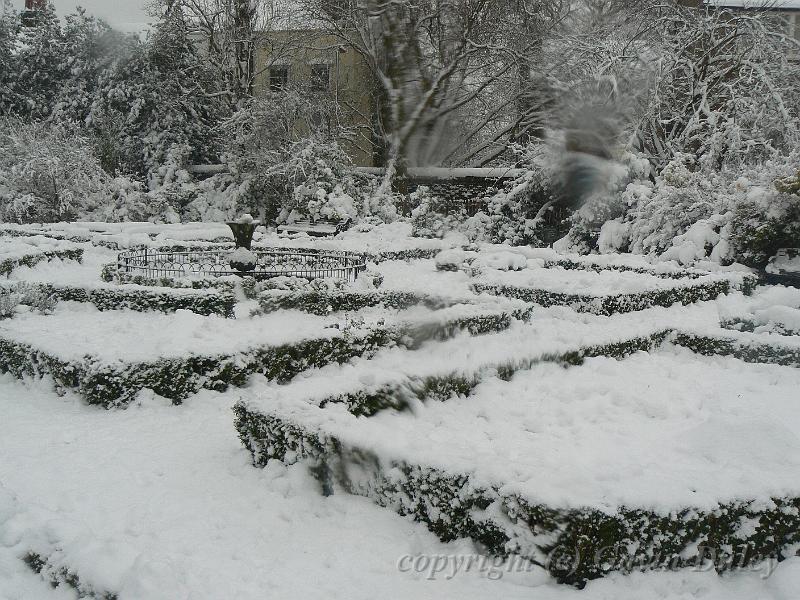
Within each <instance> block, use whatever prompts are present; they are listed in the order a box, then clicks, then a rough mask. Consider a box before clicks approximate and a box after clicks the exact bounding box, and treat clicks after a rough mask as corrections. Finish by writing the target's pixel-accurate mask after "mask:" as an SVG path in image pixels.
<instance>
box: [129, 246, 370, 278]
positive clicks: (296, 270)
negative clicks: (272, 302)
mask: <svg viewBox="0 0 800 600" xmlns="http://www.w3.org/2000/svg"><path fill="white" fill-rule="evenodd" d="M231 254H232V250H198V251H191V252H160V251H156V250H153V249H150V248H140V249H137V250H130V251H127V252H121V253H120V254H119V255H118V257H117V268H118V269H119V270H120V271H121V272H124V273H129V274H131V275H141V276H144V277H147V278H161V277H170V278H182V277H190V278H198V279H202V278H208V277H225V276H231V275H236V276H249V277H254V278H255V279H258V280H261V279H270V278H272V277H279V276H287V277H301V278H304V279H322V278H337V279H346V280H348V281H355V279H356V278H357V277H358V275H359V273H361V272H362V271H364V270H365V269H366V259H365V258H364V257H363V256H361V255H359V254H354V253H348V252H335V251H326V252H324V253H323V252H314V251H309V252H298V251H296V250H280V249H275V250H253V254H254V255H255V256H256V265H255V268H254V269H253V270H252V271H248V272H242V271H238V270H236V269H234V268H233V267H231V265H230V255H231Z"/></svg>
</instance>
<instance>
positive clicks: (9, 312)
mask: <svg viewBox="0 0 800 600" xmlns="http://www.w3.org/2000/svg"><path fill="white" fill-rule="evenodd" d="M21 300H22V298H21V297H20V295H19V294H18V293H17V292H16V291H15V290H9V289H0V320H3V319H10V318H11V317H13V316H14V315H15V314H16V312H17V307H18V306H19V305H20V302H21Z"/></svg>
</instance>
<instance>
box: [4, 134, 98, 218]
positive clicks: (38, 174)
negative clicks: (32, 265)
mask: <svg viewBox="0 0 800 600" xmlns="http://www.w3.org/2000/svg"><path fill="white" fill-rule="evenodd" d="M108 182H109V177H108V175H107V174H106V173H105V171H103V169H102V167H101V166H100V163H99V162H98V161H97V159H96V158H95V156H94V155H93V154H92V152H91V144H90V142H89V140H88V139H86V137H85V136H82V135H81V134H80V132H79V131H77V130H75V129H72V128H69V127H67V126H65V125H51V124H47V123H44V122H41V121H38V122H33V123H24V122H22V121H19V120H16V119H10V118H5V119H3V120H2V122H0V220H5V221H16V222H32V221H39V222H48V221H60V220H70V219H74V218H75V217H76V216H80V215H83V214H86V213H87V212H88V211H91V210H93V209H94V208H96V206H97V205H98V204H99V203H102V202H104V201H105V191H106V189H107V185H108Z"/></svg>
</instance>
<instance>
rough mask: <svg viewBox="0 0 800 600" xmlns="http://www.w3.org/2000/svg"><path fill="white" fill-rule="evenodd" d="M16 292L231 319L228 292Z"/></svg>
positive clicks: (42, 287) (43, 287)
mask: <svg viewBox="0 0 800 600" xmlns="http://www.w3.org/2000/svg"><path fill="white" fill-rule="evenodd" d="M17 287H20V288H23V287H24V288H34V289H36V290H37V291H38V292H39V293H42V294H45V295H47V296H49V297H50V298H52V299H54V300H57V301H72V302H84V303H88V304H93V305H94V306H95V307H97V309H98V310H101V311H106V310H122V309H128V310H135V311H138V312H147V311H160V312H164V313H170V312H175V311H176V310H189V311H191V312H194V313H197V314H199V315H204V316H208V315H220V316H223V317H228V318H232V317H233V316H234V307H235V305H236V298H235V297H234V295H233V294H232V293H230V292H225V291H220V292H219V293H176V292H171V291H168V290H150V289H145V288H142V289H136V288H129V287H119V288H114V287H101V288H83V287H80V286H70V285H56V284H50V283H29V282H25V283H24V284H22V285H21V286H17Z"/></svg>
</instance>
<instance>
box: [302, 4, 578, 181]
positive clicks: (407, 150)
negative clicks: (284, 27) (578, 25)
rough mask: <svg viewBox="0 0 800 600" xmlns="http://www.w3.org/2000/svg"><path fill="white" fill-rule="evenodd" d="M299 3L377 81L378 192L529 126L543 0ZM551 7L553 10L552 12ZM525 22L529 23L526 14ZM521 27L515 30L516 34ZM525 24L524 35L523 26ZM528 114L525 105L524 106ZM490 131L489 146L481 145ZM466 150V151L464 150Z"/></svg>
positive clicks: (543, 24) (478, 153) (461, 158)
mask: <svg viewBox="0 0 800 600" xmlns="http://www.w3.org/2000/svg"><path fill="white" fill-rule="evenodd" d="M345 4H347V6H344V5H343V4H342V3H332V2H331V1H330V0H304V2H303V5H304V8H305V11H306V14H308V15H309V18H310V19H312V20H314V22H316V23H319V24H320V26H321V27H323V28H325V29H326V30H328V31H330V32H332V33H334V34H335V35H337V36H338V37H339V38H340V39H341V40H342V41H343V43H347V44H349V45H352V46H353V47H354V48H355V49H356V50H357V51H358V52H359V53H360V54H361V56H362V57H363V60H364V61H365V62H366V63H367V65H368V66H369V68H370V71H371V73H372V76H373V78H374V81H375V114H376V115H377V118H376V121H375V129H376V130H377V134H378V139H379V143H380V144H381V145H382V148H381V150H382V153H383V159H384V160H383V162H384V163H385V165H386V176H385V179H384V188H387V187H388V186H389V185H391V182H392V180H393V178H394V177H395V175H396V174H397V173H398V172H399V173H402V172H403V171H404V170H405V169H406V168H408V167H410V166H429V165H439V164H442V163H444V162H456V161H458V162H468V161H470V160H473V159H475V158H476V157H478V156H481V155H482V154H485V153H486V152H487V149H489V148H490V147H491V145H492V143H495V142H497V141H498V140H503V141H506V140H505V138H507V137H508V136H510V135H512V134H514V133H515V132H516V133H519V130H520V128H523V129H529V128H530V127H531V124H530V123H527V122H526V119H525V118H523V119H519V118H518V117H517V115H516V113H517V111H519V110H520V108H521V107H523V104H521V103H518V102H517V97H518V96H521V95H523V94H527V93H528V90H527V89H526V88H527V86H526V84H525V83H521V82H520V77H524V73H525V72H526V71H525V67H524V66H523V63H525V62H527V64H528V68H529V67H530V64H531V62H532V61H531V59H530V56H531V53H532V52H533V51H534V49H535V48H537V47H538V46H540V41H539V40H538V38H537V36H540V35H541V32H542V30H544V29H546V23H547V22H548V19H551V20H552V17H547V16H543V15H545V13H543V12H541V11H539V10H538V9H537V8H535V7H534V5H541V6H545V5H547V6H560V5H561V4H562V3H560V2H548V1H547V0H539V1H536V0H499V1H498V0H392V1H389V0H358V1H356V2H352V3H345ZM556 12H557V11H551V14H555V13H556ZM526 16H527V17H529V18H528V20H527V24H526V21H525V18H523V17H526ZM521 27H522V28H523V29H520V28H521ZM525 28H527V29H525ZM525 110H526V112H530V111H528V109H527V108H526V109H525ZM487 131H488V132H491V135H490V137H491V138H492V141H490V142H489V143H484V139H483V137H484V134H485V133H486V132H487ZM466 146H470V148H469V149H468V150H467V149H466Z"/></svg>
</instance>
